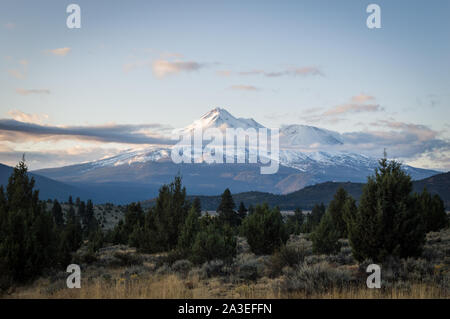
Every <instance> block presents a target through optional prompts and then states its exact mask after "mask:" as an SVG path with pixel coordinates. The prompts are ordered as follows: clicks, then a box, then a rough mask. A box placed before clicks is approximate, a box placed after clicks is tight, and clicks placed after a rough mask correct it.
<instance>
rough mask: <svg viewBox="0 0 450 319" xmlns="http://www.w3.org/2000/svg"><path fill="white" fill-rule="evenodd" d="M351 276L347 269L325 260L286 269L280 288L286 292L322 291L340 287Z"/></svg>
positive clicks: (346, 283)
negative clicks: (331, 264)
mask: <svg viewBox="0 0 450 319" xmlns="http://www.w3.org/2000/svg"><path fill="white" fill-rule="evenodd" d="M352 281H354V279H353V277H352V276H351V273H350V271H349V270H346V269H340V268H336V267H332V266H330V265H329V264H328V263H326V262H322V263H319V264H314V265H307V264H302V265H300V266H298V267H296V268H295V269H286V271H285V280H284V281H283V284H282V289H283V290H285V291H287V292H294V291H303V292H305V293H307V294H313V293H323V292H325V291H327V290H328V289H333V288H337V289H342V288H344V287H346V286H348V285H349V284H350V283H351V282H352Z"/></svg>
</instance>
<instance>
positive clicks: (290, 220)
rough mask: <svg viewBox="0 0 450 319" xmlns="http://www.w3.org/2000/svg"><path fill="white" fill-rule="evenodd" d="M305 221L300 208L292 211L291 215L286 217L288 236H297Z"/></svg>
mask: <svg viewBox="0 0 450 319" xmlns="http://www.w3.org/2000/svg"><path fill="white" fill-rule="evenodd" d="M304 220H305V216H304V215H303V212H302V210H301V209H300V208H296V209H295V210H294V214H293V215H289V216H287V217H286V231H287V233H288V234H289V235H291V234H295V235H299V234H300V233H301V230H302V225H303V222H304Z"/></svg>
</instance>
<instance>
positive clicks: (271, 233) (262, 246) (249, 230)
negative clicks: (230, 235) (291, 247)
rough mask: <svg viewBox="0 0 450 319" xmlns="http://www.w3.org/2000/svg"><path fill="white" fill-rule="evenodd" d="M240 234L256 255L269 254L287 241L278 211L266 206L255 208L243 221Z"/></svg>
mask: <svg viewBox="0 0 450 319" xmlns="http://www.w3.org/2000/svg"><path fill="white" fill-rule="evenodd" d="M241 233H242V235H243V236H245V237H246V238H247V241H248V243H249V245H250V248H251V250H252V252H253V253H255V254H257V255H262V254H271V253H273V252H274V251H275V250H276V249H278V248H279V247H280V246H282V245H283V244H284V243H285V242H286V240H287V233H286V231H285V227H284V223H283V217H282V216H281V213H280V210H279V209H277V208H276V209H272V210H271V209H269V207H268V206H267V204H264V205H263V206H257V207H256V208H255V212H254V213H253V214H251V215H249V216H247V217H246V218H245V219H244V221H243V222H242V226H241Z"/></svg>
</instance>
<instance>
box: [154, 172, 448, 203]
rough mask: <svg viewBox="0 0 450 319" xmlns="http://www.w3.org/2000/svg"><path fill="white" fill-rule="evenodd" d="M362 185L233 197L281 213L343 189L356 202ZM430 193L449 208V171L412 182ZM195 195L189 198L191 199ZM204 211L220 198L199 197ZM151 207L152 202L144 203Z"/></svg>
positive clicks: (330, 185)
mask: <svg viewBox="0 0 450 319" xmlns="http://www.w3.org/2000/svg"><path fill="white" fill-rule="evenodd" d="M363 186H364V184H363V183H350V182H347V183H334V182H325V183H320V184H317V185H313V186H307V187H305V188H303V189H301V190H299V191H296V192H293V193H290V194H287V195H276V194H271V193H262V192H244V193H238V194H233V199H234V201H235V203H236V205H239V203H240V202H241V201H242V202H244V204H245V205H246V206H247V207H248V206H249V205H253V206H255V205H258V204H262V203H267V204H269V205H270V206H279V207H280V209H282V210H292V209H295V208H297V207H300V208H302V209H311V208H312V207H313V206H314V204H316V203H317V204H318V203H324V204H325V205H327V204H328V203H329V202H330V201H331V200H332V199H333V196H334V194H335V193H336V191H337V190H338V188H339V187H342V188H344V189H345V190H346V191H347V192H348V193H349V194H350V195H351V196H352V197H353V198H355V199H357V200H358V199H359V198H360V196H361V194H362V188H363ZM425 186H426V187H427V190H428V191H429V192H430V193H432V194H438V195H439V196H440V197H441V198H442V200H443V201H444V203H445V206H446V208H447V209H450V172H447V173H443V174H438V175H435V176H432V177H429V178H426V179H423V180H419V181H413V191H415V192H421V191H422V190H423V188H424V187H425ZM194 197H196V196H190V199H193V198H194ZM198 197H199V198H200V200H201V203H202V208H203V209H205V210H215V209H216V208H217V207H218V205H219V203H220V196H198ZM145 203H146V205H152V203H153V201H147V202H145Z"/></svg>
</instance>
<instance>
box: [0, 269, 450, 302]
mask: <svg viewBox="0 0 450 319" xmlns="http://www.w3.org/2000/svg"><path fill="white" fill-rule="evenodd" d="M276 280H277V279H268V278H262V279H261V280H259V281H258V282H256V283H250V284H231V283H224V282H223V281H222V280H221V279H220V278H211V279H209V280H200V279H199V278H198V277H195V278H193V277H190V278H186V279H182V278H180V277H179V276H178V275H175V274H167V275H155V276H151V277H149V278H145V279H140V278H131V279H130V280H125V279H123V278H119V279H118V280H115V281H113V282H106V281H104V280H101V279H98V280H95V281H93V282H82V287H81V288H80V289H68V288H61V289H59V290H56V291H54V292H48V291H46V289H45V287H47V286H48V285H49V284H50V283H49V282H48V281H45V280H40V281H38V282H36V283H35V284H33V285H32V286H31V287H30V286H28V287H21V288H20V287H19V288H16V290H15V292H13V293H12V294H10V295H6V296H4V297H6V298H19V299H20V298H25V299H27V298H35V299H39V298H55V299H117V298H131V299H191V298H197V299H202V298H222V299H226V298H246V299H253V298H270V299H277V298H293V299H305V298H312V299H318V298H320V299H322V298H324V299H371V298H389V299H408V298H414V299H417V298H419V299H429V298H433V299H435V298H449V296H448V295H446V294H445V292H444V291H443V290H442V289H439V288H437V287H435V286H431V285H426V284H415V285H412V286H411V287H410V289H407V290H402V289H368V288H365V287H361V288H357V287H349V288H346V289H331V290H329V291H324V292H323V293H316V294H307V293H305V292H301V291H297V292H293V293H283V292H281V291H280V290H278V289H276V288H274V287H276V282H275V281H276Z"/></svg>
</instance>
